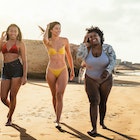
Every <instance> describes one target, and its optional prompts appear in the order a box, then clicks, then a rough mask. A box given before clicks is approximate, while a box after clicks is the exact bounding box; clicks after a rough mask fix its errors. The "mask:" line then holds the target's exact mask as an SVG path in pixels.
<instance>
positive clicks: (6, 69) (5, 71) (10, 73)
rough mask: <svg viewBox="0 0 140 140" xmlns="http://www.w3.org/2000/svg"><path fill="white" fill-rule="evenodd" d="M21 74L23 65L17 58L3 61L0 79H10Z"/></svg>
mask: <svg viewBox="0 0 140 140" xmlns="http://www.w3.org/2000/svg"><path fill="white" fill-rule="evenodd" d="M22 76H23V66H22V64H21V62H20V60H19V59H17V60H14V61H12V62H9V63H4V64H3V68H2V76H1V77H2V79H12V78H16V77H22Z"/></svg>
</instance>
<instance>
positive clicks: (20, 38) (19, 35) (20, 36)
mask: <svg viewBox="0 0 140 140" xmlns="http://www.w3.org/2000/svg"><path fill="white" fill-rule="evenodd" d="M10 27H16V28H17V29H18V36H17V40H19V41H22V33H21V30H20V28H19V27H18V26H17V25H16V24H10V25H9V26H8V28H7V30H6V35H7V37H6V40H9V39H10V38H9V35H8V31H9V29H10Z"/></svg>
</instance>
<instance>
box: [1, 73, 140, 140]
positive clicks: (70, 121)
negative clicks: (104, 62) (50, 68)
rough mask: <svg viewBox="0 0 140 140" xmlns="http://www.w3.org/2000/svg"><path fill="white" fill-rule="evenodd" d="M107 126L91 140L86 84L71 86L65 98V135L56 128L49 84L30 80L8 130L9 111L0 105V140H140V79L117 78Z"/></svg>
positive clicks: (110, 102) (63, 115)
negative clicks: (88, 132)
mask: <svg viewBox="0 0 140 140" xmlns="http://www.w3.org/2000/svg"><path fill="white" fill-rule="evenodd" d="M114 79H115V81H114V86H113V88H112V90H111V93H110V96H109V99H108V108H107V115H106V119H105V124H106V125H107V126H108V129H107V130H105V129H102V128H101V127H100V126H99V123H98V133H99V136H98V137H96V138H93V137H90V136H89V135H88V134H87V131H88V130H90V129H91V123H90V118H89V103H88V99H87V95H86V93H85V90H84V85H83V84H77V83H74V82H71V83H69V84H68V85H67V88H66V91H65V95H64V107H63V113H62V117H61V122H62V129H63V132H60V131H59V130H57V129H56V128H55V127H54V123H53V121H54V120H55V115H54V110H53V107H52V102H51V100H52V98H51V93H50V90H49V87H48V84H47V83H46V82H45V80H28V83H27V84H26V85H24V86H22V87H21V89H20V91H19V93H18V96H17V107H16V110H15V112H14V115H13V123H14V125H13V126H8V127H7V126H5V122H6V121H7V118H6V115H7V112H8V108H6V107H5V106H4V105H3V104H2V103H0V112H1V113H0V140H140V76H121V75H119V76H115V77H114Z"/></svg>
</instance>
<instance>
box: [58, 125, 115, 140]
mask: <svg viewBox="0 0 140 140" xmlns="http://www.w3.org/2000/svg"><path fill="white" fill-rule="evenodd" d="M61 124H62V125H64V126H65V127H67V128H69V129H70V130H71V131H73V132H74V133H72V132H69V131H66V130H64V129H62V128H61V129H59V131H60V132H63V133H68V134H70V135H72V136H74V137H76V138H79V139H81V140H94V139H93V137H91V136H87V135H88V134H87V135H85V134H83V133H81V132H80V131H78V130H76V129H74V128H72V127H71V126H69V125H67V124H65V123H61ZM97 137H102V138H104V139H106V140H113V139H110V138H108V137H106V136H103V135H101V134H98V135H97Z"/></svg>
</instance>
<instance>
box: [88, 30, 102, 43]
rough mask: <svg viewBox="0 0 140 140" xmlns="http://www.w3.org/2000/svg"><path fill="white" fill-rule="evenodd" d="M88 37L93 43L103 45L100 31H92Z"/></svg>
mask: <svg viewBox="0 0 140 140" xmlns="http://www.w3.org/2000/svg"><path fill="white" fill-rule="evenodd" d="M88 37H89V42H90V44H91V45H101V38H100V36H99V34H98V33H96V32H91V33H89V34H88Z"/></svg>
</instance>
